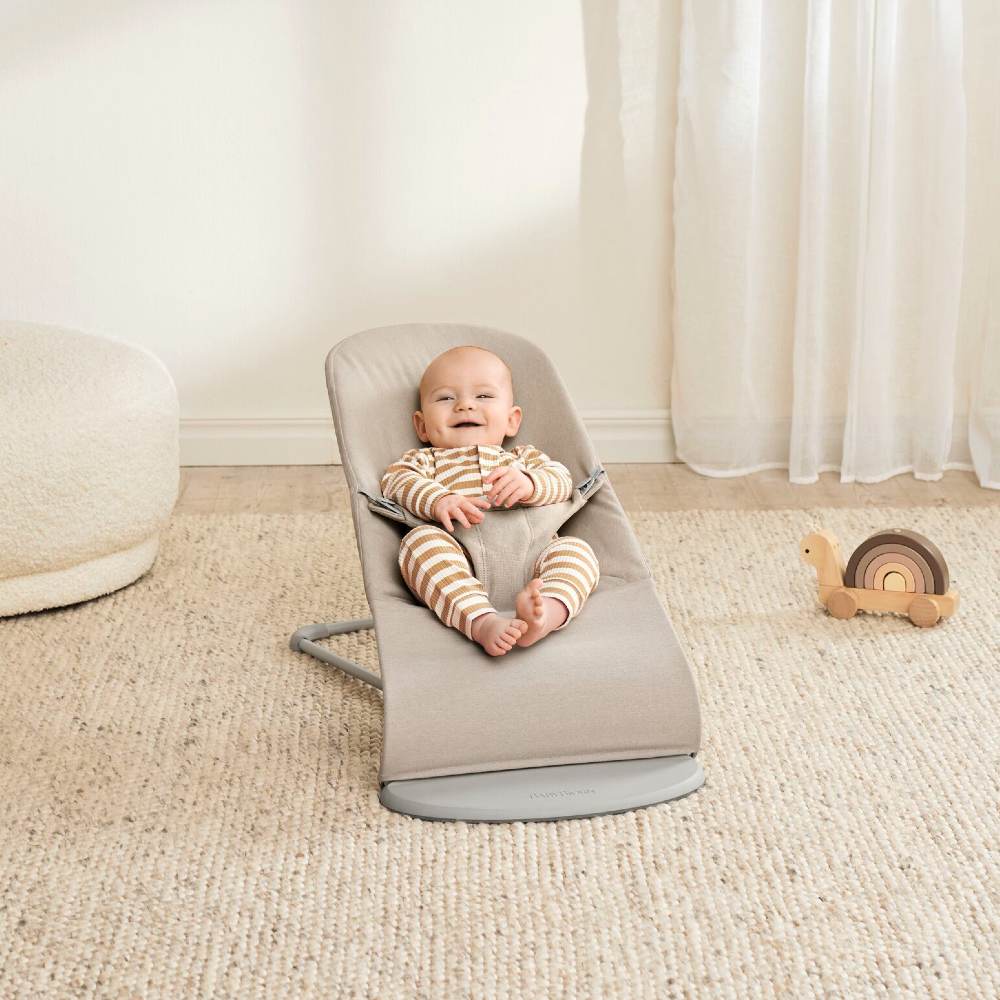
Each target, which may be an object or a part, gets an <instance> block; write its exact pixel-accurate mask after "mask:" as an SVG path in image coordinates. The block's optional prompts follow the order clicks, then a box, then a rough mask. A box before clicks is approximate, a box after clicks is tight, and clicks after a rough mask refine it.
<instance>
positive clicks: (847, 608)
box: [826, 587, 858, 618]
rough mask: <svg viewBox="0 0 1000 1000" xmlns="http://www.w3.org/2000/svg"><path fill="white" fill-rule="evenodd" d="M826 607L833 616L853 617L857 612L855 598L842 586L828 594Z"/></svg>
mask: <svg viewBox="0 0 1000 1000" xmlns="http://www.w3.org/2000/svg"><path fill="white" fill-rule="evenodd" d="M826 607H827V610H828V611H829V612H830V614H831V615H833V617H834V618H853V617H854V616H855V615H856V614H857V613H858V602H857V599H856V598H855V596H854V595H853V594H852V593H850V591H848V590H846V589H845V588H844V587H841V588H840V589H839V590H835V591H834V592H833V593H832V594H831V595H830V597H829V599H828V600H827V602H826Z"/></svg>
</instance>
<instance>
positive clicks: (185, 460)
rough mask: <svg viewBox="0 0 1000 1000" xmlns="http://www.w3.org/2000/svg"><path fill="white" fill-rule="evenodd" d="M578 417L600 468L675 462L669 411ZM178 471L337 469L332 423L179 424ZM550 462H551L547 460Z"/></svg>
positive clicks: (593, 412)
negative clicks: (293, 467)
mask: <svg viewBox="0 0 1000 1000" xmlns="http://www.w3.org/2000/svg"><path fill="white" fill-rule="evenodd" d="M580 416H581V417H582V418H583V422H584V424H585V426H586V428H587V431H588V433H589V434H590V437H591V439H592V440H593V442H594V447H595V448H597V452H598V454H599V455H600V456H601V461H602V462H608V463H614V462H675V461H677V458H676V455H675V453H674V436H673V430H672V428H671V426H670V411H669V410H589V411H581V413H580ZM180 446H181V465H339V464H340V452H339V451H338V449H337V442H336V439H335V436H334V433H333V420H332V419H331V418H329V417H327V418H310V417H275V418H272V419H256V418H244V419H235V420H226V419H219V420H182V421H181V427H180ZM553 457H556V456H553Z"/></svg>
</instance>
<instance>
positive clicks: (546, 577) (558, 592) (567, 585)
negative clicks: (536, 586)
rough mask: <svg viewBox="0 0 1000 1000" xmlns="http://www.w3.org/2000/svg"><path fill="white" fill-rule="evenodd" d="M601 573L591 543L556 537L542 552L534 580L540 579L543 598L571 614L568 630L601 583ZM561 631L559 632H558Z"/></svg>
mask: <svg viewBox="0 0 1000 1000" xmlns="http://www.w3.org/2000/svg"><path fill="white" fill-rule="evenodd" d="M600 575H601V569H600V565H599V564H598V562H597V556H596V555H595V554H594V550H593V549H592V548H591V547H590V545H589V543H587V542H585V541H584V540H583V539H582V538H574V537H573V536H572V535H562V536H559V535H557V536H556V537H555V538H553V539H552V541H551V542H549V544H548V545H546V546H545V548H544V549H542V551H541V553H540V554H539V556H538V559H537V560H536V561H535V568H534V570H533V576H537V577H540V578H541V581H542V586H541V588H540V589H541V593H542V596H543V597H554V598H555V599H556V600H557V601H562V603H563V604H565V605H566V609H567V611H568V612H569V614H568V615H567V616H566V621H564V622H563V623H562V625H560V626H559V628H565V627H566V626H567V625H568V624H569V623H570V622H571V621H572V620H573V619H574V618H575V617H576V616H577V615H578V614H579V613H580V609H581V608H582V607H583V605H584V603H585V602H586V600H587V598H588V597H589V596H590V595H591V593H592V592H593V590H594V588H595V587H596V586H597V581H598V580H599V579H600ZM555 631H557V632H558V631H559V629H555Z"/></svg>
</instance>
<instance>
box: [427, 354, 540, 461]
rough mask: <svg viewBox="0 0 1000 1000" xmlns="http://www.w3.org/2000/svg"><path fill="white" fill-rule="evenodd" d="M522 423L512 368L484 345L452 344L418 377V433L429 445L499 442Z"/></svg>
mask: <svg viewBox="0 0 1000 1000" xmlns="http://www.w3.org/2000/svg"><path fill="white" fill-rule="evenodd" d="M520 426H521V407H520V406H515V405H514V384H513V381H512V379H511V374H510V369H509V368H508V367H507V365H506V364H504V362H503V361H501V360H500V358H498V357H497V356H496V355H495V354H494V353H493V352H492V351H487V350H486V349H485V348H483V347H472V346H467V347H453V348H452V349H451V350H450V351H445V352H444V354H439V355H438V356H437V357H436V358H435V359H434V360H433V361H432V362H431V363H430V364H429V365H428V366H427V369H426V370H425V371H424V374H423V377H422V378H421V379H420V409H419V410H417V411H416V413H414V414H413V427H414V429H415V430H416V432H417V437H418V438H420V440H421V441H423V442H424V443H425V444H427V443H429V444H430V445H431V447H433V448H462V447H465V446H467V445H473V444H493V445H502V444H503V441H504V438H505V437H513V436H514V435H515V434H516V433H517V431H518V428H519V427H520Z"/></svg>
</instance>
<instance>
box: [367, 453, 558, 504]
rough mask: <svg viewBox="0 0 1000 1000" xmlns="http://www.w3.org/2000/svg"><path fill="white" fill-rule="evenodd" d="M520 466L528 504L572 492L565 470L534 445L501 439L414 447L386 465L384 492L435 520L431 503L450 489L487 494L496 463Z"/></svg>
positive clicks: (546, 500)
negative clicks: (530, 487) (507, 446)
mask: <svg viewBox="0 0 1000 1000" xmlns="http://www.w3.org/2000/svg"><path fill="white" fill-rule="evenodd" d="M506 467H514V468H518V469H520V470H521V471H522V472H524V474H525V475H526V476H527V477H528V478H529V479H530V480H531V481H532V483H534V486H535V490H534V493H533V494H532V495H531V497H530V498H529V499H528V500H524V501H521V502H522V504H523V505H524V506H526V507H541V506H544V505H545V504H550V503H559V502H560V501H562V500H566V499H568V498H569V497H570V496H572V494H573V479H572V476H571V475H570V472H569V470H568V469H567V468H566V467H565V466H564V465H562V464H560V463H559V462H556V461H553V460H552V459H550V458H549V457H548V455H546V454H545V453H544V452H542V451H539V450H538V449H537V448H535V447H533V446H532V445H518V446H517V447H516V448H513V449H512V450H511V451H506V450H504V449H503V448H502V447H501V446H500V445H468V446H466V447H462V448H413V449H411V450H410V451H408V452H406V453H405V454H404V455H403V456H402V457H401V458H400V459H399V461H397V462H394V463H393V464H392V465H390V466H389V468H388V469H386V471H385V474H384V475H383V477H382V481H381V484H380V485H381V489H382V496H384V497H386V498H387V499H389V500H394V501H395V502H396V503H398V504H401V505H402V506H403V507H405V508H406V509H407V510H408V511H410V512H411V513H412V514H415V515H416V516H417V517H421V518H423V519H424V520H426V521H433V520H434V514H433V510H434V504H435V503H436V502H437V501H438V500H439V499H440V498H441V497H442V496H445V495H447V494H448V493H457V494H459V495H461V496H477V497H478V496H485V495H486V491H485V490H484V489H483V480H484V479H485V478H486V477H487V476H488V475H489V474H490V473H491V472H492V471H494V470H495V469H499V468H506Z"/></svg>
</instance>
